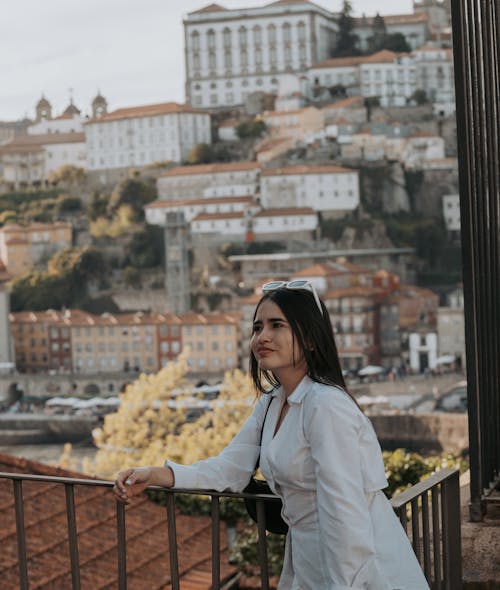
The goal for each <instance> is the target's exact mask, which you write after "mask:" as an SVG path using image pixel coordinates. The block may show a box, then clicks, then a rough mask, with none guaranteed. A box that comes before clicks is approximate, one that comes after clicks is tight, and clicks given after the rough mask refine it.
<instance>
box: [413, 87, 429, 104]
mask: <svg viewBox="0 0 500 590" xmlns="http://www.w3.org/2000/svg"><path fill="white" fill-rule="evenodd" d="M410 98H411V100H414V101H415V102H416V103H417V104H418V105H419V106H421V105H423V104H425V103H426V102H427V100H428V99H427V93H426V92H425V90H422V88H417V90H415V92H414V93H413V94H412V95H411V97H410Z"/></svg>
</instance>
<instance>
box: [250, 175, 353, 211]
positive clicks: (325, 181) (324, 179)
mask: <svg viewBox="0 0 500 590" xmlns="http://www.w3.org/2000/svg"><path fill="white" fill-rule="evenodd" d="M260 202H261V205H262V207H263V208H264V209H267V208H268V209H275V208H280V207H288V208H290V207H299V208H304V207H309V208H311V209H314V211H316V212H321V213H323V214H325V215H326V216H329V215H331V216H335V215H340V214H344V213H347V212H350V211H353V210H354V209H356V207H357V206H358V205H359V177H358V171H357V170H351V169H349V168H341V167H340V166H330V165H306V164H304V165H300V166H287V167H283V168H267V169H265V170H263V171H262V175H261V193H260Z"/></svg>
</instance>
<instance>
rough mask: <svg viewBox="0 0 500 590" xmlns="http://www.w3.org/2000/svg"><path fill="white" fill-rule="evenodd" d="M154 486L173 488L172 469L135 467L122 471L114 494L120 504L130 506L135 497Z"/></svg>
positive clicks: (116, 482)
mask: <svg viewBox="0 0 500 590" xmlns="http://www.w3.org/2000/svg"><path fill="white" fill-rule="evenodd" d="M152 485H156V486H162V487H166V488H170V487H172V486H173V485H174V473H173V471H172V469H170V467H135V468H132V469H125V470H124V471H120V473H119V474H118V476H117V478H116V480H115V485H114V486H113V493H114V495H115V497H116V499H117V500H118V502H121V503H122V504H128V503H129V502H130V499H131V498H132V497H133V496H136V495H137V494H140V493H141V492H142V491H144V490H145V489H146V488H147V487H148V486H152Z"/></svg>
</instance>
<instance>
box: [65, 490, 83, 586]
mask: <svg viewBox="0 0 500 590" xmlns="http://www.w3.org/2000/svg"><path fill="white" fill-rule="evenodd" d="M64 491H65V493H66V516H67V517H68V541H69V558H70V562H71V581H72V584H73V587H72V590H80V558H79V555H78V533H77V530H76V511H75V489H74V486H73V485H71V484H64Z"/></svg>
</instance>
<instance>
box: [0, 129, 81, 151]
mask: <svg viewBox="0 0 500 590" xmlns="http://www.w3.org/2000/svg"><path fill="white" fill-rule="evenodd" d="M61 143H85V134H84V133H40V134H38V135H18V136H16V137H15V138H14V139H13V140H12V141H11V142H9V143H7V144H5V145H3V146H1V147H0V153H15V152H19V151H31V150H34V151H39V150H40V149H43V146H45V145H52V144H61Z"/></svg>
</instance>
